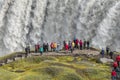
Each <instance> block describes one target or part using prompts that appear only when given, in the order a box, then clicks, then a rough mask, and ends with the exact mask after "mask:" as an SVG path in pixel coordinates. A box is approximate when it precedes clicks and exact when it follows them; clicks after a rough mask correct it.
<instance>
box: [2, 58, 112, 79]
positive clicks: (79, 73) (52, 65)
mask: <svg viewBox="0 0 120 80" xmlns="http://www.w3.org/2000/svg"><path fill="white" fill-rule="evenodd" d="M82 58H83V57H76V58H74V57H72V56H61V57H60V56H59V57H52V56H36V57H29V58H26V59H22V60H18V61H15V62H12V63H10V64H6V65H4V66H2V67H0V80H110V67H109V66H107V65H105V64H98V63H96V62H95V61H94V60H91V59H87V60H85V59H82Z"/></svg>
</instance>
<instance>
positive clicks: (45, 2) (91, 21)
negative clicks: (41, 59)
mask: <svg viewBox="0 0 120 80" xmlns="http://www.w3.org/2000/svg"><path fill="white" fill-rule="evenodd" d="M74 36H76V37H77V38H79V39H82V40H83V39H86V40H90V41H91V45H92V46H94V47H96V48H105V47H106V46H110V47H111V49H113V50H116V51H120V1H119V0H0V56H3V55H6V54H8V53H11V52H15V51H22V50H24V47H25V46H26V44H28V43H29V44H30V45H34V44H36V43H37V42H43V41H48V42H51V41H57V42H60V41H63V40H71V39H72V38H74Z"/></svg>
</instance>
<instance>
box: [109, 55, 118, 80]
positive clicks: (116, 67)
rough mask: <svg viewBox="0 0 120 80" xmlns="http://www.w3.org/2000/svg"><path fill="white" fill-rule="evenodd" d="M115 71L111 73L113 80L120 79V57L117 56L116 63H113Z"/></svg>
mask: <svg viewBox="0 0 120 80" xmlns="http://www.w3.org/2000/svg"><path fill="white" fill-rule="evenodd" d="M112 66H113V70H112V72H111V75H112V80H116V79H117V78H120V55H117V56H116V60H115V62H113V65H112Z"/></svg>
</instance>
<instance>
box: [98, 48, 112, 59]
mask: <svg viewBox="0 0 120 80" xmlns="http://www.w3.org/2000/svg"><path fill="white" fill-rule="evenodd" d="M113 53H114V52H113V51H112V50H110V48H109V47H106V54H107V55H108V56H110V58H111V59H113ZM100 54H101V56H102V57H104V56H105V50H104V49H102V50H101V52H100Z"/></svg>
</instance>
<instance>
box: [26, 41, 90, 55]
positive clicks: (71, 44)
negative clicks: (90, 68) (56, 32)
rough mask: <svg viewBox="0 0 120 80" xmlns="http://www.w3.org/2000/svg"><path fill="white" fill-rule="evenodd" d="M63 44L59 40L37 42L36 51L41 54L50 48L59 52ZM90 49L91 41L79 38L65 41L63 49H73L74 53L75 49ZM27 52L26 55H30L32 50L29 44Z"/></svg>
mask: <svg viewBox="0 0 120 80" xmlns="http://www.w3.org/2000/svg"><path fill="white" fill-rule="evenodd" d="M61 46H62V45H61V44H60V43H57V42H51V43H50V44H48V43H47V42H44V43H43V44H39V43H37V44H35V52H36V53H38V52H39V53H40V54H41V55H42V54H43V52H48V51H49V50H50V49H51V51H56V52H59V51H60V50H61ZM75 48H76V49H80V50H82V49H89V48H90V42H89V41H86V40H84V41H82V40H78V39H74V40H71V41H65V40H64V41H63V50H65V51H66V52H68V51H71V53H73V51H74V49H75ZM25 52H26V56H27V55H28V53H29V52H30V46H27V47H26V48H25Z"/></svg>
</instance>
